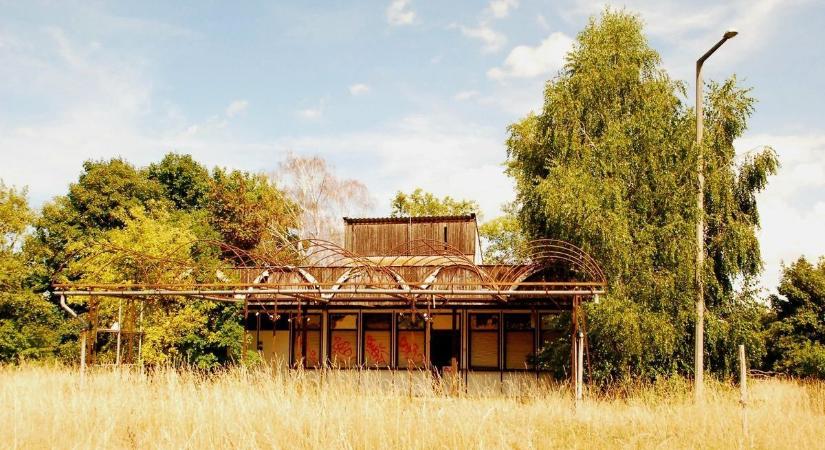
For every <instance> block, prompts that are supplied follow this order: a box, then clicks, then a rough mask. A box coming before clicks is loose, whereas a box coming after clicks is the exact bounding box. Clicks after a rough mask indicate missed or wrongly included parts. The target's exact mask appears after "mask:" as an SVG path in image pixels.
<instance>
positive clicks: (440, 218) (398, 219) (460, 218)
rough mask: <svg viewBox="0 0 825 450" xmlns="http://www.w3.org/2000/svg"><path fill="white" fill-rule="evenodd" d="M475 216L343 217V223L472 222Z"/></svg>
mask: <svg viewBox="0 0 825 450" xmlns="http://www.w3.org/2000/svg"><path fill="white" fill-rule="evenodd" d="M475 220H476V215H475V214H467V215H461V216H417V217H344V223H346V224H353V223H410V222H412V223H427V222H472V221H475Z"/></svg>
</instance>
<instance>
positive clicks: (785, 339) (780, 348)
mask: <svg viewBox="0 0 825 450" xmlns="http://www.w3.org/2000/svg"><path fill="white" fill-rule="evenodd" d="M778 292H779V295H773V296H771V298H770V300H771V308H772V311H773V314H774V318H773V320H772V321H770V323H769V327H768V336H769V339H768V342H769V351H768V359H767V364H768V367H770V368H771V369H773V370H777V371H782V372H787V373H790V374H793V375H797V376H811V377H817V378H825V257H824V258H820V259H819V262H818V263H817V264H812V263H810V262H808V260H806V259H805V258H804V257H802V258H799V259H798V260H797V261H795V262H794V263H793V264H791V265H790V266H788V267H785V268H784V270H783V274H782V280H781V281H780V283H779V288H778Z"/></svg>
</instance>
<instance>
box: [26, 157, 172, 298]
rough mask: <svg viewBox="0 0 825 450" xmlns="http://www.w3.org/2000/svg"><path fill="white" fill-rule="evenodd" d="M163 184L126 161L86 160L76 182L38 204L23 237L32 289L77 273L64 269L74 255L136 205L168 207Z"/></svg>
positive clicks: (137, 207) (120, 222) (122, 220)
mask: <svg viewBox="0 0 825 450" xmlns="http://www.w3.org/2000/svg"><path fill="white" fill-rule="evenodd" d="M169 207H170V202H169V200H167V199H166V198H165V197H164V189H163V186H162V185H161V184H160V183H158V182H156V181H154V180H150V179H148V178H147V177H146V176H145V173H144V172H143V171H141V170H138V169H137V168H135V167H134V166H133V165H132V164H130V163H129V162H127V161H125V160H123V159H120V158H114V159H111V160H109V161H91V160H90V161H86V162H84V163H83V172H82V173H81V174H80V177H79V178H78V180H77V182H75V183H72V184H71V185H70V186H69V192H68V194H67V195H65V196H58V197H56V198H55V199H53V200H52V201H51V202H48V203H47V204H45V205H44V206H43V210H42V212H41V214H40V216H39V217H38V218H37V220H36V221H35V223H34V233H33V234H32V236H30V237H29V238H28V239H27V240H26V254H27V255H28V257H29V258H30V259H31V261H30V263H31V264H32V265H33V267H34V268H35V273H34V274H33V277H34V278H35V279H36V283H35V284H36V285H37V286H36V288H35V289H36V290H38V291H43V290H46V289H48V287H49V286H50V285H51V283H53V282H55V281H57V278H60V279H61V280H62V281H66V280H70V279H73V278H76V277H77V276H79V274H73V273H69V272H67V271H66V270H65V269H66V267H67V265H68V264H69V262H71V261H72V260H73V258H74V255H75V254H76V253H77V252H79V251H81V250H83V249H84V248H86V247H88V246H90V245H91V244H92V243H93V242H94V240H95V239H96V238H97V237H98V236H99V234H100V233H102V232H105V231H106V230H111V229H115V228H121V227H123V224H124V223H125V222H126V221H127V220H128V219H129V218H130V216H129V214H131V213H132V212H134V211H138V210H151V209H156V208H160V209H163V208H169Z"/></svg>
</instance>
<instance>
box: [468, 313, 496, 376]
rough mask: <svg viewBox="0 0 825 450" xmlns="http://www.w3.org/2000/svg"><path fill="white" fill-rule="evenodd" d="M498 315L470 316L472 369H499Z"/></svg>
mask: <svg viewBox="0 0 825 450" xmlns="http://www.w3.org/2000/svg"><path fill="white" fill-rule="evenodd" d="M498 317H499V315H498V313H492V314H490V313H485V314H470V367H471V368H473V369H498V327H499V323H498Z"/></svg>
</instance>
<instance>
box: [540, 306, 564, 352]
mask: <svg viewBox="0 0 825 450" xmlns="http://www.w3.org/2000/svg"><path fill="white" fill-rule="evenodd" d="M562 319H563V318H562V316H561V315H560V314H542V315H541V325H540V326H541V334H540V335H539V349H542V348H544V347H546V346H548V345H550V344H555V343H556V341H558V340H559V339H562V338H564V337H565V332H566V331H567V327H568V324H567V321H566V320H562Z"/></svg>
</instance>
